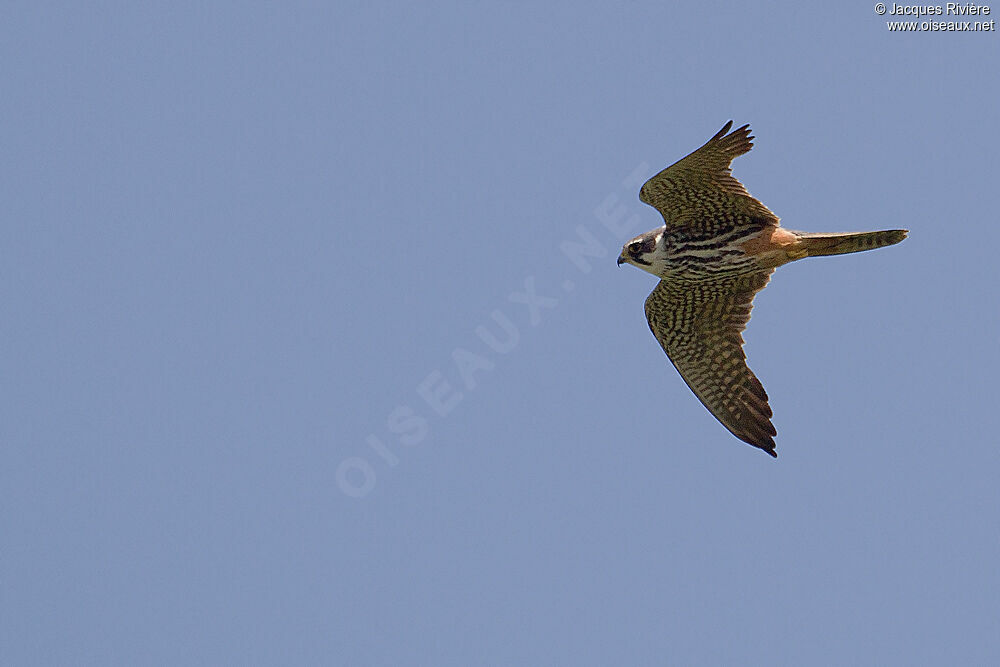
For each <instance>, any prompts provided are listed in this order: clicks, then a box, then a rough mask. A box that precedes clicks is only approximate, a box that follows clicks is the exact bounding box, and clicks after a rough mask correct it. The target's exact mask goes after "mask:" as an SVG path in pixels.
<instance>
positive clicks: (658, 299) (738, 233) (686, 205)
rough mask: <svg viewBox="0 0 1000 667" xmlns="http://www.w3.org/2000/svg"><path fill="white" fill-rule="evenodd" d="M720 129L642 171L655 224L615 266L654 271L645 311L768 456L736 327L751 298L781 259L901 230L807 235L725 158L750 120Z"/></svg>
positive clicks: (873, 243)
mask: <svg viewBox="0 0 1000 667" xmlns="http://www.w3.org/2000/svg"><path fill="white" fill-rule="evenodd" d="M732 126H733V121H729V122H728V123H726V125H725V126H724V127H723V128H722V129H721V130H719V132H718V134H716V135H715V136H714V137H712V138H711V139H709V140H708V142H707V143H706V144H705V145H704V146H702V147H701V148H699V149H698V150H696V151H695V152H693V153H691V154H690V155H688V156H687V157H685V158H684V159H682V160H680V161H679V162H676V163H675V164H673V165H671V166H669V167H667V168H666V169H664V170H663V171H661V172H660V173H658V174H657V175H655V176H653V177H652V178H650V179H649V180H648V181H646V183H645V184H644V185H643V186H642V189H641V190H640V191H639V199H640V200H642V202H643V203H645V204H649V205H650V206H652V207H653V208H655V209H656V210H658V211H659V212H660V213H661V214H662V215H663V222H664V224H663V226H662V227H659V228H657V229H654V230H653V231H650V232H646V233H645V234H641V235H639V236H637V237H635V238H634V239H632V240H631V241H629V242H628V243H626V244H625V246H624V247H623V248H622V252H621V255H619V257H618V265H619V266H621V265H622V264H632V265H633V266H636V267H638V268H640V269H642V270H643V271H647V272H649V273H651V274H653V275H654V276H656V277H658V278H660V282H659V283H658V284H657V285H656V287H654V288H653V291H652V292H651V293H650V295H649V297H648V298H647V299H646V319H647V320H648V321H649V328H650V330H651V331H652V332H653V335H654V336H655V337H656V340H657V341H659V343H660V346H661V347H662V348H663V351H664V352H666V353H667V357H669V358H670V361H671V362H672V363H673V365H674V367H675V368H676V369H677V371H678V372H679V373H680V374H681V377H682V378H684V381H685V382H686V383H687V385H688V387H690V388H691V391H693V392H694V394H695V396H697V397H698V398H699V399H700V400H701V402H702V403H703V404H704V405H705V407H706V408H708V410H709V412H711V413H712V414H713V415H714V416H715V418H716V419H718V420H719V421H720V422H721V423H722V425H723V426H725V427H726V428H727V429H729V431H730V432H731V433H732V434H733V435H735V436H736V437H737V438H739V439H740V440H742V441H744V442H746V443H748V444H750V445H753V446H754V447H758V448H760V449H762V450H764V451H765V452H767V453H768V454H770V455H771V456H773V457H777V456H778V454H777V453H776V452H775V445H774V436H775V435H777V431H776V430H775V428H774V425H773V424H772V423H771V417H772V414H773V413H772V412H771V406H770V405H769V404H768V400H767V393H766V392H765V391H764V387H763V386H762V385H761V383H760V380H758V379H757V376H756V375H754V374H753V371H751V370H750V369H749V368H748V367H747V363H746V354H744V352H743V335H742V332H743V330H744V329H745V328H746V325H747V322H748V321H749V320H750V310H751V308H753V298H754V296H755V295H756V294H757V292H759V291H761V290H762V289H764V287H765V286H766V285H767V282H768V280H770V278H771V274H772V273H774V270H775V269H776V268H777V267H779V266H781V265H782V264H787V263H788V262H793V261H795V260H797V259H802V258H804V257H816V256H822V255H842V254H846V253H851V252H861V251H862V250H873V249H875V248H882V247H884V246H888V245H893V244H895V243H899V242H900V241H902V240H903V239H904V238H906V234H907V230H905V229H890V230H885V231H878V232H853V233H846V234H811V233H806V232H795V231H791V230H788V229H785V228H783V227H782V226H781V224H780V222H779V220H778V217H777V216H776V215H775V214H774V213H772V212H771V211H770V210H769V209H768V208H767V207H766V206H764V204H762V203H761V202H759V201H758V200H757V199H755V198H754V197H752V196H751V195H750V193H749V192H747V190H746V188H744V187H743V185H742V184H741V183H740V182H739V181H737V180H736V179H735V178H733V176H732V172H731V170H730V164H731V163H732V161H733V158H735V157H737V156H739V155H743V154H744V153H746V152H748V151H749V150H750V148H751V147H753V143H752V139H753V137H752V136H750V126H749V125H744V126H743V127H740V128H738V129H736V130H733V131H732V132H730V131H729V130H730V128H732Z"/></svg>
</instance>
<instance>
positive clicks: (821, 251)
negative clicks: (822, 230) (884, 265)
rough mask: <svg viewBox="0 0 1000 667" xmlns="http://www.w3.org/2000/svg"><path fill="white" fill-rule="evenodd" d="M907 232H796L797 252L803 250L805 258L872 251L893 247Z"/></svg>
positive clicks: (900, 230)
mask: <svg viewBox="0 0 1000 667" xmlns="http://www.w3.org/2000/svg"><path fill="white" fill-rule="evenodd" d="M908 231H909V230H906V229H887V230H884V231H881V232H853V233H850V234H809V233H807V232H796V234H797V235H798V237H799V245H798V249H799V250H805V251H806V253H807V255H806V256H807V257H817V256H820V255H844V254H847V253H849V252H861V251H862V250H874V249H875V248H884V247H885V246H887V245H895V244H897V243H899V242H900V241H902V240H903V239H905V238H906V234H907V233H908Z"/></svg>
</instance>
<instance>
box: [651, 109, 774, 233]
mask: <svg viewBox="0 0 1000 667" xmlns="http://www.w3.org/2000/svg"><path fill="white" fill-rule="evenodd" d="M732 126H733V121H729V122H728V123H726V124H725V126H723V128H722V129H721V130H719V132H718V133H717V134H716V135H715V136H714V137H712V138H711V139H709V140H708V142H707V143H706V144H705V145H704V146H702V147H701V148H699V149H698V150H696V151H695V152H693V153H691V154H690V155H688V156H687V157H685V158H683V159H682V160H679V161H678V162H675V163H674V164H672V165H671V166H669V167H667V168H666V169H664V170H663V171H661V172H660V173H658V174H657V175H656V176H653V177H652V178H651V179H649V180H648V181H646V183H645V184H644V185H643V186H642V189H641V190H639V199H640V200H642V202H643V203H645V204H649V205H650V206H652V207H653V208H655V209H656V210H658V211H659V212H660V213H661V214H662V215H663V219H664V220H665V221H666V224H667V225H671V226H674V225H677V226H681V225H688V226H698V225H700V224H713V222H714V221H715V220H717V219H718V218H719V217H720V216H722V217H729V216H731V215H732V214H733V213H737V214H738V213H742V214H746V215H750V216H753V217H758V218H760V217H762V218H765V219H768V220H770V221H773V223H774V224H777V223H778V217H777V216H776V215H774V213H772V212H771V211H770V210H768V208H767V207H766V206H764V205H763V204H762V203H760V202H759V201H757V200H756V199H754V198H753V197H752V196H751V195H750V193H749V192H747V190H746V188H744V187H743V184H742V183H740V182H739V181H737V180H736V179H735V178H733V175H732V170H730V168H729V165H730V164H731V163H732V161H733V158H735V157H737V156H739V155H743V154H744V153H746V152H748V151H749V150H750V149H751V148H752V147H753V143H752V141H751V140H752V139H753V137H752V136H750V126H749V125H744V126H743V127H741V128H738V129H736V130H733V131H732V132H729V128H731V127H732ZM727 132H729V134H726V133H727Z"/></svg>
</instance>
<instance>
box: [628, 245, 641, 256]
mask: <svg viewBox="0 0 1000 667" xmlns="http://www.w3.org/2000/svg"><path fill="white" fill-rule="evenodd" d="M628 251H629V253H630V254H632V255H641V254H642V244H641V243H633V244H632V245H630V246H629V247H628Z"/></svg>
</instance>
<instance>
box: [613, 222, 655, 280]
mask: <svg viewBox="0 0 1000 667" xmlns="http://www.w3.org/2000/svg"><path fill="white" fill-rule="evenodd" d="M662 240H663V229H662V228H661V229H654V230H653V231H651V232H646V233H645V234H640V235H639V236H636V237H635V238H634V239H632V240H631V241H629V242H628V243H626V244H625V246H624V247H623V248H622V253H621V254H620V255H618V266H621V265H622V264H631V265H633V266H636V267H638V268H640V269H642V270H643V271H648V272H649V273H652V274H653V275H654V276H658V275H660V274H659V272H658V271H657V268H658V267H656V266H655V265H656V264H657V262H656V260H657V259H658V257H657V255H658V253H657V249H658V248H659V245H660V243H661V242H662Z"/></svg>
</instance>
